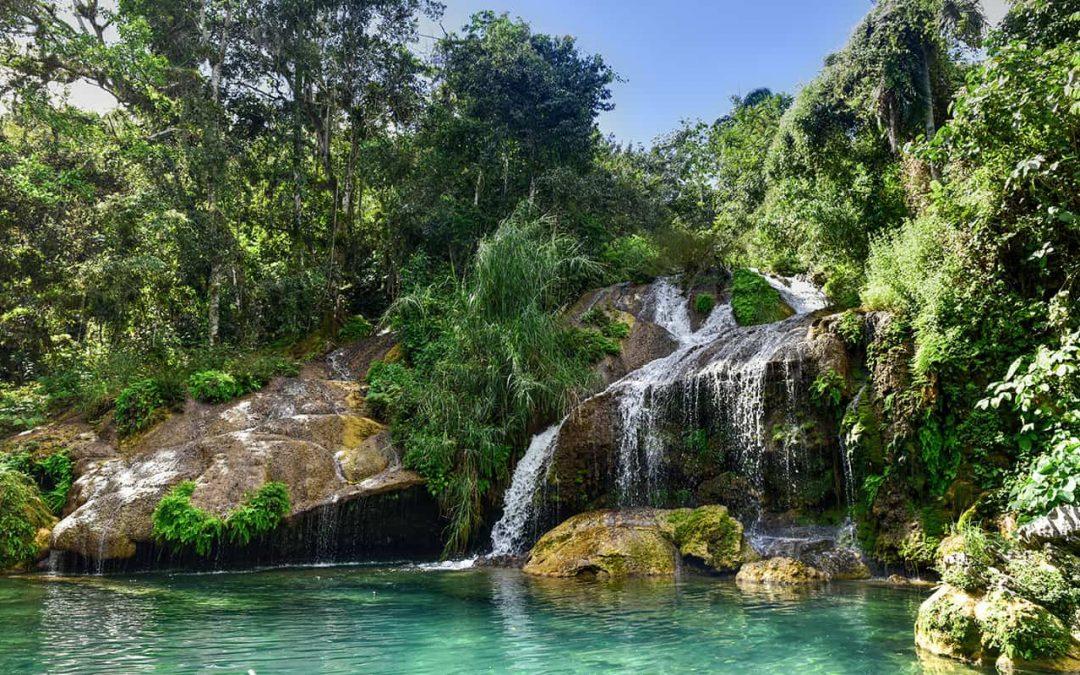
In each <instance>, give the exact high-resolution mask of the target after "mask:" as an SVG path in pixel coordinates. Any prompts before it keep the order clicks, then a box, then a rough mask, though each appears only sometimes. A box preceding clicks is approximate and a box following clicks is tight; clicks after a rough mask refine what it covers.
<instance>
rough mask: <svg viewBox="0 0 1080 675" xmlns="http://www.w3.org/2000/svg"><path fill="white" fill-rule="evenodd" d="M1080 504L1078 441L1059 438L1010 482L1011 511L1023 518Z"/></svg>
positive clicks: (1071, 438)
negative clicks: (1047, 450)
mask: <svg viewBox="0 0 1080 675" xmlns="http://www.w3.org/2000/svg"><path fill="white" fill-rule="evenodd" d="M1077 503H1080V439H1078V438H1075V437H1072V436H1067V435H1063V437H1062V438H1060V440H1058V441H1057V442H1056V443H1055V444H1054V446H1053V447H1052V448H1051V449H1050V451H1049V452H1048V453H1046V454H1045V455H1042V456H1040V457H1036V458H1035V459H1034V461H1032V463H1031V465H1030V468H1029V469H1028V470H1027V471H1026V472H1025V471H1021V472H1020V474H1019V475H1018V476H1017V478H1016V479H1015V480H1014V481H1013V487H1012V503H1011V505H1010V506H1011V508H1012V509H1014V510H1016V511H1018V512H1020V513H1021V514H1022V516H1023V517H1024V518H1025V519H1031V518H1035V517H1038V516H1041V515H1043V514H1046V513H1048V512H1049V511H1051V510H1052V509H1054V508H1055V507H1057V506H1061V505H1063V504H1077Z"/></svg>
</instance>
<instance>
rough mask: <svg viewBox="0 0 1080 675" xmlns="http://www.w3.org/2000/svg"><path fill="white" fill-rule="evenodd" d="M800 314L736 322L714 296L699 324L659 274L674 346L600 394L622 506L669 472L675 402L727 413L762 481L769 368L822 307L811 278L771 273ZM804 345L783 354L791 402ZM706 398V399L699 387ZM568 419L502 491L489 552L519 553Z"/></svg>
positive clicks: (549, 432)
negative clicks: (787, 358) (611, 415)
mask: <svg viewBox="0 0 1080 675" xmlns="http://www.w3.org/2000/svg"><path fill="white" fill-rule="evenodd" d="M765 278H766V279H767V280H768V282H769V284H770V285H772V286H773V287H774V288H776V290H777V291H778V292H779V293H780V294H781V297H782V298H783V299H784V300H785V302H787V304H788V305H790V306H791V307H792V309H794V310H795V312H796V316H795V317H792V318H790V319H788V320H786V321H783V322H779V323H776V324H769V325H764V326H754V327H749V328H743V327H740V326H738V325H737V324H736V322H735V320H734V317H733V315H732V311H731V306H730V304H727V303H723V304H719V305H717V306H716V307H715V308H714V309H713V311H712V312H711V313H710V315H709V316H708V317H707V318H706V320H705V321H704V323H703V324H702V325H701V326H700V327H699V328H698V329H697V330H696V331H695V330H693V328H692V321H691V318H690V310H689V301H688V298H687V297H686V296H685V295H684V294H683V293H682V292H681V290H680V289H679V288H678V287H677V286H676V285H675V283H673V282H672V280H671V279H658V280H657V281H656V282H655V283H654V284H653V286H652V287H651V289H650V291H649V296H648V298H647V300H646V314H647V315H648V316H650V317H651V319H652V321H653V323H655V324H657V325H659V326H661V327H663V328H664V329H666V330H667V331H668V333H670V334H671V336H672V337H674V338H675V340H676V342H677V345H678V346H677V348H676V349H675V350H674V351H673V352H672V353H670V354H669V355H667V356H664V357H662V358H659V359H656V360H653V361H651V362H649V363H647V364H645V365H644V366H642V367H641V368H639V369H637V370H635V371H633V372H631V373H629V374H627V375H626V376H624V377H623V378H621V379H619V380H617V381H615V382H614V383H612V384H611V385H609V386H608V387H607V389H605V390H604V391H603V392H601V393H600V394H597V396H600V395H604V396H614V397H615V398H616V400H617V402H618V416H619V428H620V432H619V435H618V441H617V442H618V448H617V450H618V452H617V475H616V476H615V489H616V496H617V500H618V502H619V504H620V505H622V506H642V505H647V504H648V503H649V502H650V500H651V499H652V498H653V497H654V496H655V495H656V493H657V489H658V486H659V484H660V482H661V479H662V476H663V469H664V462H665V459H666V457H665V455H666V452H667V442H666V440H665V438H664V437H663V435H662V434H661V426H662V423H663V422H664V421H665V416H666V415H667V414H668V413H669V411H670V410H671V409H672V405H673V404H677V403H680V402H681V403H682V404H683V405H682V406H681V408H682V411H683V414H684V422H693V421H694V420H695V419H696V417H697V415H698V414H699V413H698V409H699V408H700V407H702V405H703V404H707V405H708V406H709V407H710V408H712V409H713V410H715V411H717V412H719V413H720V414H721V415H723V416H724V417H725V422H726V423H727V424H728V426H729V427H730V428H731V429H732V430H733V432H734V436H735V441H736V445H737V447H738V448H739V463H740V467H741V469H742V473H743V474H744V475H745V476H746V477H748V478H749V479H750V480H751V481H752V482H753V483H754V484H755V485H756V486H757V487H760V486H761V475H762V470H763V465H762V457H763V454H764V449H765V440H766V439H765V429H764V424H765V422H764V409H765V385H766V369H767V367H768V365H769V363H770V362H772V361H773V360H774V359H775V358H776V356H777V354H778V352H780V350H782V349H794V348H796V347H797V345H798V343H799V341H800V340H801V339H802V338H803V337H805V334H806V322H805V320H804V319H803V318H801V317H803V316H804V315H805V314H807V313H809V312H812V311H815V310H817V309H821V308H822V307H824V306H825V304H826V302H825V298H824V296H823V295H822V293H821V292H820V291H818V290H817V289H816V288H814V287H813V286H812V285H811V284H809V283H807V282H802V281H793V280H785V279H781V278H778V277H771V276H766V277H765ZM798 356H799V355H798V353H797V352H796V353H795V356H794V357H793V358H794V359H795V361H796V364H795V366H794V367H792V366H791V363H790V362H785V366H784V368H785V375H786V377H785V379H786V380H787V381H786V382H785V388H786V391H787V392H788V397H789V399H790V402H794V397H795V396H796V395H797V393H798V392H797V382H796V381H795V380H796V379H797V378H798V377H800V376H801V371H800V369H799V368H798ZM703 395H704V398H705V399H706V401H702V400H701V399H702V396H703ZM565 422H566V419H564V420H562V421H561V422H559V423H558V424H556V425H554V426H552V427H549V428H548V429H545V430H544V431H543V432H542V433H540V434H538V435H537V436H535V437H534V438H533V439H532V442H531V443H530V444H529V448H528V450H527V451H526V453H525V455H524V457H523V458H522V460H521V462H520V463H519V464H518V467H517V468H516V469H515V471H514V477H513V481H512V483H511V486H510V488H509V490H508V491H507V493H506V497H505V500H504V513H503V516H502V518H501V519H500V520H499V522H497V523H496V524H495V527H494V529H493V530H492V553H493V555H497V556H505V555H513V554H517V553H520V552H522V550H523V549H524V547H525V546H527V544H528V543H529V542H528V541H527V540H528V538H529V536H528V534H529V533H528V531H529V529H530V526H531V525H533V524H534V522H535V519H536V518H537V516H538V508H537V504H536V501H537V496H538V493H539V490H540V487H541V485H542V484H543V482H544V480H545V479H546V477H547V473H548V471H549V469H550V468H551V464H552V458H553V457H554V455H555V453H556V451H557V448H558V437H559V432H560V431H561V429H562V427H563V425H564V424H565Z"/></svg>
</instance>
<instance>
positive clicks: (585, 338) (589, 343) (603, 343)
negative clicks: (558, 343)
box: [567, 328, 622, 363]
mask: <svg viewBox="0 0 1080 675" xmlns="http://www.w3.org/2000/svg"><path fill="white" fill-rule="evenodd" d="M567 336H568V342H569V344H570V348H569V352H570V353H571V354H574V355H578V356H581V357H583V358H584V359H585V361H586V362H588V363H597V362H599V361H601V360H603V359H604V357H606V356H618V355H619V354H620V353H622V347H621V346H620V345H619V342H618V340H616V339H613V338H610V337H608V336H606V335H604V334H603V333H602V332H601V331H598V330H595V329H593V328H572V329H570V330H569V331H568V332H567Z"/></svg>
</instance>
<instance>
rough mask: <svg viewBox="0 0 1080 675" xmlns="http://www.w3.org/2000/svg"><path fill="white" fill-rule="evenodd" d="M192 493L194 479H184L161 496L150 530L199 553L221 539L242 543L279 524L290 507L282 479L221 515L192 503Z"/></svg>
mask: <svg viewBox="0 0 1080 675" xmlns="http://www.w3.org/2000/svg"><path fill="white" fill-rule="evenodd" d="M194 493H195V483H194V481H185V482H183V483H180V484H179V485H177V486H176V487H174V488H173V489H172V490H171V491H170V492H169V494H167V495H165V496H164V497H162V499H161V501H160V502H159V503H158V505H157V508H155V509H154V515H153V524H154V530H153V531H154V536H155V537H157V538H158V540H159V541H162V542H165V543H168V544H170V545H172V546H174V547H177V548H191V549H193V550H194V551H195V552H196V553H197V554H199V555H201V556H205V555H208V554H209V553H210V551H211V550H212V549H213V547H214V545H215V544H216V543H218V542H220V541H222V540H223V539H226V540H228V541H229V542H231V543H233V544H237V545H240V546H243V545H246V544H247V543H249V542H250V541H251V540H252V539H254V538H255V537H258V536H259V535H262V534H265V533H267V532H270V531H271V530H273V529H275V528H276V527H277V526H278V525H280V524H281V520H282V519H283V518H284V517H285V516H286V515H287V514H288V513H289V509H290V508H291V506H290V503H289V491H288V488H287V487H286V486H285V484H284V483H266V484H265V485H263V486H262V487H261V488H259V489H258V490H256V491H255V492H253V493H252V494H251V495H249V496H248V497H247V498H246V499H245V500H244V503H243V504H241V505H240V506H239V507H237V508H236V509H234V510H233V511H231V512H230V513H229V514H228V515H227V516H225V517H224V518H221V517H219V516H215V515H213V514H211V513H208V512H206V511H204V510H202V509H200V508H198V507H197V506H194V505H192V503H191V495H193V494H194Z"/></svg>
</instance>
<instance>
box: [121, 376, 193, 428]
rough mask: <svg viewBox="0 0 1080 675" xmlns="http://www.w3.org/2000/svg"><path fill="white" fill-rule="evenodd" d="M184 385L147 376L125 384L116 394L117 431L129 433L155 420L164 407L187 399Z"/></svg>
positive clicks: (145, 426)
mask: <svg viewBox="0 0 1080 675" xmlns="http://www.w3.org/2000/svg"><path fill="white" fill-rule="evenodd" d="M183 398H184V397H183V389H182V388H179V387H177V386H176V384H175V383H173V382H172V381H167V380H162V379H157V378H145V379H142V380H137V381H135V382H133V383H132V384H130V385H128V386H127V387H125V388H124V389H123V390H122V391H121V392H120V395H119V396H117V397H116V408H115V410H114V411H113V416H114V418H115V419H116V431H117V433H119V434H120V435H121V436H129V435H131V434H134V433H137V432H139V431H142V430H144V429H146V428H147V427H149V426H150V425H151V424H153V423H154V422H155V421H156V420H157V418H158V416H159V413H160V412H161V410H162V409H163V408H165V407H167V406H172V405H175V404H177V403H178V402H180V401H183Z"/></svg>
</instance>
